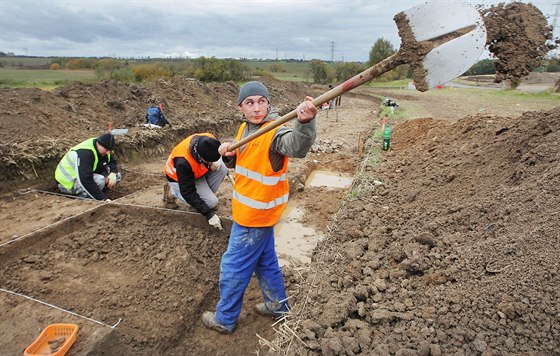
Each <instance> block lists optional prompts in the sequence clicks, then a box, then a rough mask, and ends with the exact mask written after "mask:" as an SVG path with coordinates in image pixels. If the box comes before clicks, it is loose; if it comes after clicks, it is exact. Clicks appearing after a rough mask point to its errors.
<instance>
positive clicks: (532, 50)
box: [480, 2, 558, 83]
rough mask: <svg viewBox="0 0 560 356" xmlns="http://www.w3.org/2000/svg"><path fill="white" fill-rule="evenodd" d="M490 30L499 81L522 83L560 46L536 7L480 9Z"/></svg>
mask: <svg viewBox="0 0 560 356" xmlns="http://www.w3.org/2000/svg"><path fill="white" fill-rule="evenodd" d="M480 13H481V15H482V16H483V18H484V25H485V27H486V30H487V40H486V45H487V47H488V50H489V51H490V53H492V55H493V56H495V57H496V58H497V61H496V62H495V63H494V66H495V67H496V79H495V80H496V82H497V83H499V82H501V81H502V80H512V81H514V82H516V81H519V80H520V79H521V78H523V77H525V76H527V75H528V74H529V72H531V70H532V69H534V68H536V67H538V66H539V65H541V64H542V62H543V61H544V58H545V56H546V54H547V53H548V51H550V50H551V49H554V48H556V47H557V44H558V39H556V40H555V41H551V40H552V28H551V27H550V26H549V25H548V22H547V20H546V17H545V16H544V15H543V14H542V12H541V11H540V10H539V9H537V8H536V7H535V6H534V5H532V4H530V3H529V4H524V3H521V2H512V3H509V4H507V5H506V4H504V3H500V4H498V5H496V6H492V7H490V8H489V9H483V10H480Z"/></svg>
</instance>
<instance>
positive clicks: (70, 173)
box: [54, 133, 121, 201]
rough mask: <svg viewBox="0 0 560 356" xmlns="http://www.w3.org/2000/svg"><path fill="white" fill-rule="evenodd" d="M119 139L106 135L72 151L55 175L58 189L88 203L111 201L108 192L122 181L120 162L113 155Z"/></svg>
mask: <svg viewBox="0 0 560 356" xmlns="http://www.w3.org/2000/svg"><path fill="white" fill-rule="evenodd" d="M114 148H115V137H114V136H113V135H112V134H110V133H105V134H103V135H101V136H99V137H97V138H89V139H87V140H85V141H84V142H82V143H80V144H78V145H76V146H74V147H72V148H71V149H70V150H69V151H68V152H67V153H66V154H65V155H64V157H62V159H61V160H60V162H59V163H58V166H57V167H56V171H55V175H54V177H55V179H56V182H57V183H58V188H59V189H60V191H61V192H62V193H64V194H70V195H75V196H78V197H82V198H86V199H95V200H107V201H109V200H110V199H108V198H107V195H105V192H104V191H105V190H106V189H107V188H108V189H113V188H115V187H116V186H117V183H118V182H120V180H121V174H120V173H119V171H118V169H117V162H116V161H115V158H114V157H113V155H112V154H111V151H112V150H113V149H114Z"/></svg>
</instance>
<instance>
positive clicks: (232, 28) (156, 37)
mask: <svg viewBox="0 0 560 356" xmlns="http://www.w3.org/2000/svg"><path fill="white" fill-rule="evenodd" d="M440 1H442V0H440ZM443 1H450V0H443ZM492 2H493V1H485V3H488V4H489V3H492ZM422 3H424V1H411V0H394V1H381V0H367V1H366V0H344V1H343V0H323V1H315V0H312V1H311V0H297V1H296V0H251V1H249V0H245V1H234V0H230V1H228V0H196V1H187V0H173V1H157V2H155V1H136V0H126V1H106V0H98V1H95V0H72V1H70V0H59V1H54V0H2V3H1V6H0V23H1V24H0V30H1V31H0V41H1V47H2V49H1V50H2V51H4V52H13V53H16V54H22V53H21V51H22V48H27V50H28V54H29V55H38V56H118V57H147V56H150V57H170V56H171V57H175V56H182V57H187V56H188V57H198V56H206V57H212V56H215V57H218V58H226V57H229V58H240V57H245V58H263V59H267V58H276V57H278V58H280V59H282V58H298V59H301V58H305V59H313V58H317V59H322V60H330V59H331V58H334V59H335V60H342V59H344V60H346V61H367V59H368V55H369V51H370V50H371V47H372V46H373V44H374V43H375V41H376V40H377V39H378V38H380V37H383V38H385V39H387V40H389V41H390V42H391V43H393V45H394V46H395V47H396V48H398V47H399V45H400V39H399V36H398V32H397V28H396V25H395V23H394V21H393V16H394V15H395V14H396V13H398V12H399V11H402V10H405V9H408V8H410V7H412V6H415V5H418V4H422ZM538 3H545V4H549V5H551V0H546V1H536V2H533V4H535V5H536V6H538Z"/></svg>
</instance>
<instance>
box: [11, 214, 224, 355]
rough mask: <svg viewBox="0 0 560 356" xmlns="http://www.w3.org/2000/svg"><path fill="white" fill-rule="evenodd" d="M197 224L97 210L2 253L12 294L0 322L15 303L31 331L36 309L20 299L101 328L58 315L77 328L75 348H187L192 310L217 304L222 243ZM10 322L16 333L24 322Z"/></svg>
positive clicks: (195, 315)
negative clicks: (92, 329)
mask: <svg viewBox="0 0 560 356" xmlns="http://www.w3.org/2000/svg"><path fill="white" fill-rule="evenodd" d="M200 219H203V220H205V219H204V218H203V217H202V216H200V215H195V214H188V213H184V212H175V211H167V210H164V209H154V208H145V207H135V206H122V205H120V206H119V205H102V206H99V207H98V208H96V209H94V210H91V211H86V212H85V213H82V214H79V215H77V216H75V217H73V218H71V219H68V220H66V221H64V222H62V223H60V224H57V225H56V226H53V227H50V228H47V229H44V230H42V231H39V232H37V233H36V234H32V235H30V236H28V237H27V238H25V239H22V240H19V241H16V242H14V243H12V244H9V245H6V246H4V247H2V249H0V261H1V262H0V265H1V266H2V267H1V268H0V269H1V277H0V286H1V288H2V289H5V290H8V291H12V292H15V293H18V294H19V295H14V294H9V295H8V296H6V295H5V293H3V296H2V298H0V304H5V305H4V306H3V307H2V308H0V310H2V312H0V314H1V315H2V317H1V318H0V320H8V319H9V316H8V314H9V313H11V309H12V308H13V306H18V307H20V308H23V306H20V303H21V305H27V306H28V308H27V309H28V310H35V311H36V312H35V313H29V314H30V315H32V316H33V315H34V316H35V318H38V319H39V320H38V321H37V322H35V323H36V324H40V320H42V319H41V317H40V316H41V315H44V308H45V307H44V305H42V304H39V303H36V302H32V301H29V299H27V298H25V297H24V296H27V297H32V298H35V299H36V300H40V301H43V302H45V303H48V304H51V305H53V306H56V307H58V308H61V309H64V310H68V311H71V312H73V313H76V314H78V315H80V316H83V317H87V318H91V319H93V320H96V321H98V322H100V323H102V324H103V325H102V324H97V323H94V322H92V321H90V320H86V319H83V318H77V317H75V316H73V315H71V314H64V313H63V314H61V315H60V316H59V317H61V318H62V319H64V320H61V322H73V323H76V324H79V325H80V330H82V334H86V337H79V338H78V341H77V342H76V343H75V344H74V345H73V350H74V351H78V352H79V351H80V350H81V351H85V350H90V351H93V352H94V354H98V353H99V352H103V351H108V350H110V351H111V353H112V352H115V351H119V352H122V353H123V354H131V353H134V352H135V351H138V350H142V352H149V350H152V351H153V350H164V349H166V348H169V347H170V346H169V345H177V344H182V345H183V347H187V346H184V345H185V343H188V341H187V340H188V336H189V334H190V333H191V332H192V331H193V329H195V326H199V319H200V310H205V309H212V308H213V307H214V305H213V303H214V302H215V301H217V280H218V273H219V261H220V257H221V254H222V253H223V251H224V250H225V249H226V245H227V242H228V239H227V237H226V236H225V234H224V233H221V232H218V231H214V230H212V229H210V228H209V227H207V224H206V222H205V221H201V220H200ZM203 223H204V224H205V225H203ZM20 295H21V296H20ZM23 301H25V302H23ZM29 308H30V309H29ZM39 310H41V311H39ZM21 313H25V312H24V311H22V312H21ZM119 320H122V321H121V322H120V323H119V324H118V326H117V327H115V328H114V329H112V330H111V329H110V328H109V327H108V326H111V325H115V324H117V323H118V321H119ZM11 322H12V323H13V324H15V325H13V324H12V327H11V328H9V329H11V330H13V331H14V333H16V332H17V330H19V331H21V330H26V329H27V326H26V324H25V323H29V322H30V321H29V320H28V319H27V320H12V321H11ZM2 323H4V322H2ZM20 323H24V324H20ZM92 326H94V327H95V328H94V329H95V330H97V329H100V328H101V329H103V331H102V333H103V334H105V336H103V337H102V338H101V339H99V337H97V338H93V336H92V335H93V334H95V333H97V334H99V333H100V331H95V332H93V333H91V334H88V327H89V330H90V331H91V328H92ZM3 329H4V333H7V332H9V330H7V328H3ZM108 331H110V332H108ZM28 334H31V335H32V334H33V333H28ZM27 336H28V335H27ZM88 336H89V337H88ZM12 337H21V338H22V340H21V342H19V343H18V342H14V343H12V344H14V345H18V344H19V345H25V344H29V342H28V340H25V339H24V338H25V335H19V336H18V335H12ZM10 339H11V337H10ZM88 340H89V341H88ZM92 340H94V341H95V342H93V341H92ZM110 340H113V341H111V342H109V341H110ZM31 341H32V340H31ZM88 342H90V344H88ZM109 344H112V346H110V347H109V346H108V345H109ZM115 345H118V347H117V346H115ZM4 351H5V352H7V353H8V354H15V353H17V352H19V351H21V350H18V349H16V350H5V349H4V350H3V352H4Z"/></svg>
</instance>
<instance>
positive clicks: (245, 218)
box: [232, 123, 290, 227]
mask: <svg viewBox="0 0 560 356" xmlns="http://www.w3.org/2000/svg"><path fill="white" fill-rule="evenodd" d="M268 124H269V123H265V124H264V125H263V127H264V126H265V125H268ZM246 125H247V123H243V124H241V126H240V127H239V131H238V132H237V141H240V140H241V136H242V134H243V130H244V129H245V126H246ZM276 130H278V128H276V129H274V130H271V131H269V132H267V133H265V134H263V135H261V136H259V137H257V138H255V139H254V140H252V141H250V142H249V143H247V144H246V146H245V148H244V149H243V150H241V148H240V147H238V148H237V149H236V156H237V158H236V164H235V185H234V187H233V200H232V217H233V220H235V221H236V222H237V223H238V224H239V225H242V226H247V227H269V226H274V225H275V224H276V223H277V222H278V219H279V218H280V215H282V212H283V211H284V209H286V204H287V203H288V196H289V191H290V185H289V183H288V177H287V174H286V172H287V171H288V157H286V156H284V163H283V167H282V169H281V170H280V171H278V172H275V171H274V170H273V169H272V164H271V163H270V156H269V151H270V145H271V143H272V139H273V138H274V134H275V132H276Z"/></svg>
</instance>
